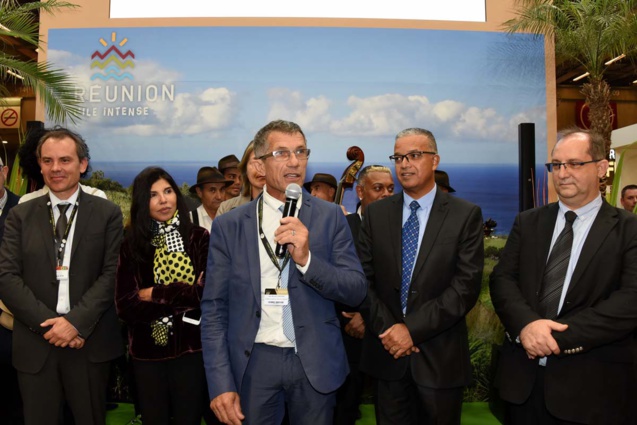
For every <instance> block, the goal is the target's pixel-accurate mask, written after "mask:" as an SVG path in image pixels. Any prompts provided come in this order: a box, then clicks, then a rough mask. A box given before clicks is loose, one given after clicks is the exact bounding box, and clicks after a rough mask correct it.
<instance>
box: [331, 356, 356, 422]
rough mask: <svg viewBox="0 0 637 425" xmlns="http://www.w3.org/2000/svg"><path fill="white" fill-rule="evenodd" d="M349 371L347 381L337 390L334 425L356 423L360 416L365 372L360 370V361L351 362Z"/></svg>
mask: <svg viewBox="0 0 637 425" xmlns="http://www.w3.org/2000/svg"><path fill="white" fill-rule="evenodd" d="M349 371H350V372H349V375H347V378H346V379H345V382H344V383H343V385H342V386H341V388H339V389H338V391H337V392H336V409H335V411H334V425H354V424H355V423H356V420H357V419H358V418H359V417H360V408H359V406H360V404H361V395H362V392H363V374H362V372H360V371H359V370H358V363H350V364H349Z"/></svg>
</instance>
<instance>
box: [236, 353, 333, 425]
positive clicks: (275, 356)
mask: <svg viewBox="0 0 637 425" xmlns="http://www.w3.org/2000/svg"><path fill="white" fill-rule="evenodd" d="M240 397H241V409H242V410H243V414H244V415H245V417H246V419H245V420H244V421H243V424H244V425H256V424H259V425H261V424H263V425H265V424H270V425H279V424H280V423H281V421H282V420H283V415H284V413H285V406H286V404H287V408H288V414H289V419H290V424H292V425H303V424H312V425H332V421H333V419H334V404H335V400H336V391H333V392H331V393H328V394H322V393H319V392H318V391H316V390H315V389H314V388H312V385H310V381H308V379H307V376H306V375H305V371H304V370H303V365H301V361H300V359H299V357H298V356H297V355H296V353H295V352H294V348H278V347H272V346H269V345H265V344H254V347H253V349H252V353H251V354H250V360H249V362H248V367H247V368H246V372H245V375H244V378H243V382H242V385H241V394H240Z"/></svg>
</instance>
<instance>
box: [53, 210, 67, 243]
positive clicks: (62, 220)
mask: <svg viewBox="0 0 637 425" xmlns="http://www.w3.org/2000/svg"><path fill="white" fill-rule="evenodd" d="M69 206H70V204H58V211H60V216H59V217H58V221H57V223H55V237H56V238H57V241H58V244H59V243H60V242H62V238H63V237H64V232H65V231H66V226H67V225H68V220H67V219H66V210H67V209H68V208H69Z"/></svg>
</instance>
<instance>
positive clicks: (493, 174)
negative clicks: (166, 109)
mask: <svg viewBox="0 0 637 425" xmlns="http://www.w3.org/2000/svg"><path fill="white" fill-rule="evenodd" d="M151 165H157V166H160V167H162V168H164V169H165V170H166V171H167V172H168V173H169V174H170V175H172V176H173V178H174V179H175V181H176V182H177V184H179V185H182V184H183V183H187V184H188V185H192V184H194V183H195V182H196V180H197V171H198V170H199V168H201V167H203V166H209V165H211V164H210V163H209V162H203V161H201V162H200V161H192V162H163V163H149V162H104V161H94V162H92V163H91V168H92V170H93V171H95V170H101V171H103V172H104V175H105V177H107V178H110V179H112V180H115V181H117V182H119V183H120V184H121V185H123V186H124V187H129V186H130V185H131V184H132V182H133V179H134V178H135V176H136V175H137V174H138V173H139V172H140V171H141V170H143V169H144V168H146V167H148V166H151ZM212 165H216V164H212ZM366 165H367V164H366ZM384 165H388V166H389V164H384ZM346 166H347V163H334V162H329V163H328V162H325V163H321V162H314V163H312V162H310V163H309V164H308V170H307V175H306V180H307V181H309V180H311V179H312V176H313V175H314V173H319V172H320V173H329V174H332V175H333V176H335V177H336V179H337V180H339V179H340V177H341V175H342V174H343V170H344V169H345V167H346ZM441 168H442V169H444V170H445V171H446V172H447V173H448V174H449V179H450V184H451V186H452V187H453V188H454V189H455V190H456V193H455V194H454V195H455V196H457V197H459V198H462V199H466V200H467V201H469V202H473V203H474V204H476V205H479V206H480V207H481V208H482V215H483V217H484V220H487V219H489V218H491V219H493V220H495V221H496V222H497V227H496V229H495V233H496V234H498V235H505V234H508V233H509V231H510V230H511V226H512V225H513V221H514V219H515V216H516V215H517V213H518V208H519V199H518V166H517V165H516V164H504V165H503V164H445V165H444V167H441ZM390 169H392V173H393V167H391V166H390ZM394 180H395V181H396V191H399V190H400V184H398V181H397V180H396V178H394ZM357 202H358V199H357V197H356V192H355V190H354V189H353V188H352V189H348V190H346V191H345V196H344V201H343V205H345V208H346V209H347V210H348V211H351V212H354V211H355V210H356V204H357Z"/></svg>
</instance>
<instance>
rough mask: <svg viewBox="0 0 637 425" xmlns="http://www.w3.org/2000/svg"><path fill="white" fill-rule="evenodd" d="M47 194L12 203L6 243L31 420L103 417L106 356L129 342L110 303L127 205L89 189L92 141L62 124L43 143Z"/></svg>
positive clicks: (6, 284)
mask: <svg viewBox="0 0 637 425" xmlns="http://www.w3.org/2000/svg"><path fill="white" fill-rule="evenodd" d="M37 153H38V159H39V163H40V167H41V169H42V175H43V176H44V180H45V182H46V184H47V185H48V187H49V188H50V192H49V194H48V195H45V196H42V197H40V198H37V199H34V200H32V201H30V202H26V203H24V204H20V205H18V206H16V207H14V208H13V209H12V210H11V213H10V214H9V217H7V221H6V229H5V234H4V241H3V243H2V248H1V249H0V298H2V300H3V301H4V302H5V303H6V305H7V306H8V307H9V308H10V309H11V311H12V312H13V313H14V316H15V322H14V331H13V365H14V366H15V368H16V369H17V370H18V379H19V382H20V389H21V393H22V398H23V401H24V415H25V423H26V424H27V425H30V424H34V425H42V424H57V421H58V417H59V416H58V412H59V411H60V408H61V406H62V405H63V402H64V401H65V400H66V402H67V403H68V404H69V406H70V408H71V411H72V412H73V416H74V419H75V423H77V424H82V425H84V424H88V425H90V424H103V423H104V421H105V415H106V413H105V412H106V409H105V407H106V385H107V379H108V371H109V361H110V360H112V359H114V358H116V357H118V356H119V355H121V354H122V352H123V346H122V344H121V339H120V332H119V325H118V322H117V317H116V315H115V308H114V305H113V297H114V289H115V269H116V266H117V257H118V253H119V244H120V240H121V237H122V214H121V211H120V210H119V208H118V207H117V206H116V205H115V204H113V203H111V202H109V201H106V200H103V199H101V198H97V197H95V196H91V195H88V194H86V193H82V191H81V190H80V189H79V186H78V183H79V180H80V174H81V173H83V172H84V171H86V169H87V167H88V160H89V156H88V147H87V146H86V143H85V142H84V140H83V139H82V138H81V137H80V136H79V135H77V134H75V133H73V132H71V131H69V130H66V129H62V128H57V129H54V130H52V131H50V132H48V133H47V134H46V135H45V136H43V138H42V139H41V140H40V143H39V145H38V150H37Z"/></svg>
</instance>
